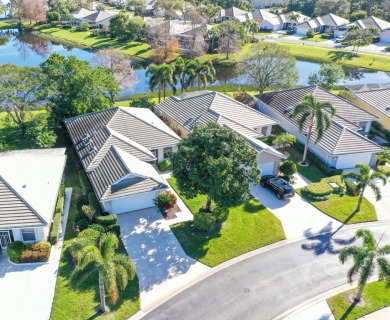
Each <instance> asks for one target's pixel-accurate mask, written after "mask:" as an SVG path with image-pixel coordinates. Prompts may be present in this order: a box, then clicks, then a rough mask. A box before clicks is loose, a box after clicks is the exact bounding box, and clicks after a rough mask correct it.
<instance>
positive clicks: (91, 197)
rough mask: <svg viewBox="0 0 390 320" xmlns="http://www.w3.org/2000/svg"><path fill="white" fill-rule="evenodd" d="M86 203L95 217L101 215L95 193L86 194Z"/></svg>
mask: <svg viewBox="0 0 390 320" xmlns="http://www.w3.org/2000/svg"><path fill="white" fill-rule="evenodd" d="M88 203H89V205H90V206H91V208H92V209H93V210H94V211H95V217H97V216H100V215H101V214H102V207H101V206H100V203H99V201H98V199H97V198H96V195H95V192H90V193H88Z"/></svg>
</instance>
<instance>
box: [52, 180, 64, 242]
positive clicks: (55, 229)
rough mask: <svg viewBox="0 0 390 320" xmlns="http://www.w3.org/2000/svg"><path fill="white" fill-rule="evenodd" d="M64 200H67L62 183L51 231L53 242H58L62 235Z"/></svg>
mask: <svg viewBox="0 0 390 320" xmlns="http://www.w3.org/2000/svg"><path fill="white" fill-rule="evenodd" d="M64 200H65V185H61V186H60V190H59V192H58V198H57V204H56V209H55V212H54V216H53V223H52V224H51V229H50V233H49V241H50V243H51V244H56V243H57V242H58V239H59V237H60V230H61V217H62V214H63V211H64Z"/></svg>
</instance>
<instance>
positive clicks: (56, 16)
mask: <svg viewBox="0 0 390 320" xmlns="http://www.w3.org/2000/svg"><path fill="white" fill-rule="evenodd" d="M59 20H61V15H60V13H59V12H57V11H50V12H48V13H47V21H49V22H52V21H59Z"/></svg>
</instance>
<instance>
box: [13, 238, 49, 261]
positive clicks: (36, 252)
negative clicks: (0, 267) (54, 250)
mask: <svg viewBox="0 0 390 320" xmlns="http://www.w3.org/2000/svg"><path fill="white" fill-rule="evenodd" d="M50 249H51V245H50V243H48V242H44V241H42V242H38V243H35V244H33V245H32V246H31V247H25V249H24V251H23V252H22V254H21V255H20V262H46V261H48V260H49V257H50Z"/></svg>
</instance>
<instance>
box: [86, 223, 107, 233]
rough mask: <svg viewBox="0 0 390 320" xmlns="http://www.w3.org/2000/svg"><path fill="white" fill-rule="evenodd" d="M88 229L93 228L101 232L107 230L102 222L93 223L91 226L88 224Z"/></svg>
mask: <svg viewBox="0 0 390 320" xmlns="http://www.w3.org/2000/svg"><path fill="white" fill-rule="evenodd" d="M88 229H93V230H96V231H98V232H100V233H104V232H106V230H105V229H104V227H103V226H102V225H101V224H98V223H94V224H91V225H90V226H88Z"/></svg>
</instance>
